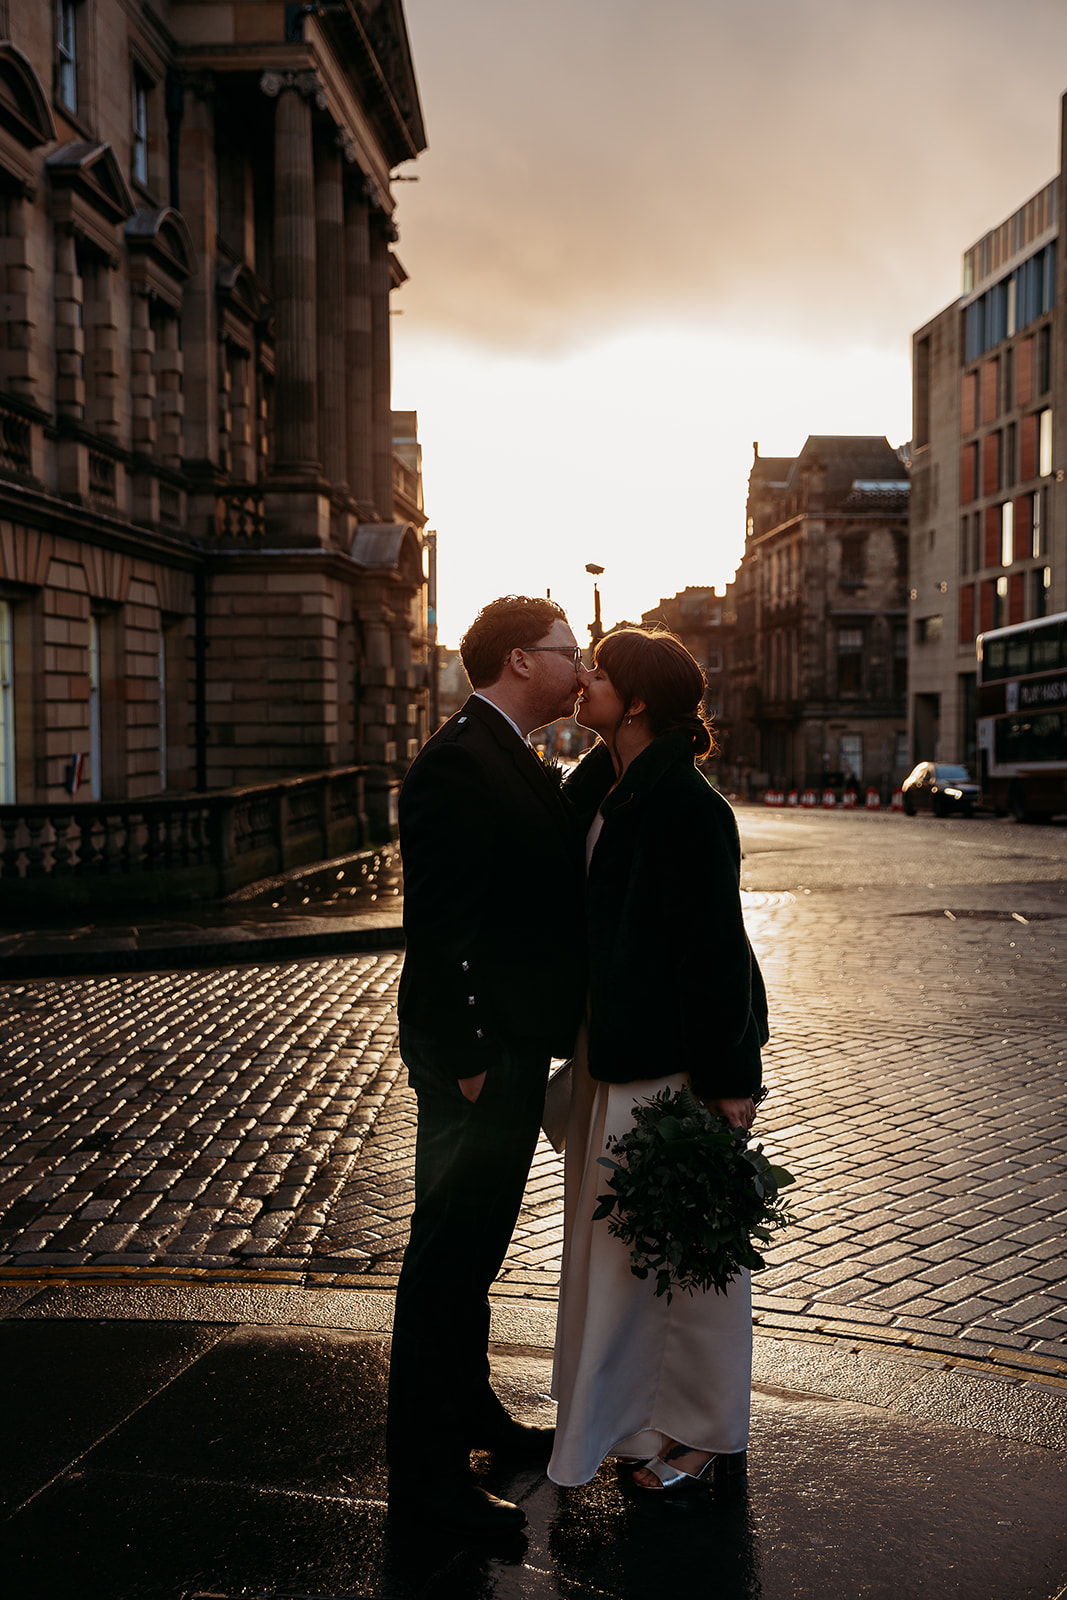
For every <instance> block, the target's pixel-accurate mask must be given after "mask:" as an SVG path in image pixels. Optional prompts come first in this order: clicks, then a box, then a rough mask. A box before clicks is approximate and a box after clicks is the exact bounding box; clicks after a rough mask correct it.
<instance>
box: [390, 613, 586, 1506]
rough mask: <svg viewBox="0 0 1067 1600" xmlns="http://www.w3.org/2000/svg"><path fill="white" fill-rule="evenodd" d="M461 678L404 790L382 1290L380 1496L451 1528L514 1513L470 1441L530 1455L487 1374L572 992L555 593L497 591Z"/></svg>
mask: <svg viewBox="0 0 1067 1600" xmlns="http://www.w3.org/2000/svg"><path fill="white" fill-rule="evenodd" d="M460 653H461V655H462V658H463V664H464V667H465V668H466V671H467V675H468V677H469V678H470V681H471V683H472V685H473V686H474V694H473V695H472V696H471V697H470V699H468V700H467V702H466V704H465V705H463V706H462V707H461V709H460V710H459V711H458V712H457V713H456V714H455V716H453V717H451V718H450V719H449V721H448V722H446V723H445V725H444V726H443V727H442V728H441V729H440V730H439V731H438V732H437V733H435V734H434V735H433V737H432V738H431V739H430V740H429V741H428V742H427V744H426V745H425V746H424V747H423V749H422V750H421V751H420V752H419V754H418V756H416V758H415V760H414V762H413V763H412V766H411V769H410V771H409V772H408V775H407V777H406V779H405V782H404V785H403V788H402V790H401V795H400V847H401V854H402V857H403V862H404V928H405V933H406V939H407V954H406V956H405V960H404V970H403V976H402V978H401V983H400V998H399V1004H398V1009H399V1015H400V1053H401V1055H402V1056H403V1059H404V1061H405V1063H406V1065H407V1068H408V1073H409V1077H410V1080H411V1083H412V1085H413V1086H414V1088H415V1091H416V1094H417V1096H418V1108H419V1109H418V1134H417V1143H416V1158H415V1159H416V1166H415V1212H414V1215H413V1217H412V1219H411V1236H410V1240H409V1243H408V1247H407V1251H406V1253H405V1256H404V1264H403V1268H402V1271H401V1274H400V1283H399V1286H398V1289H397V1296H396V1314H395V1321H394V1325H393V1338H392V1354H391V1370H390V1383H389V1418H388V1427H387V1439H386V1446H387V1455H388V1460H389V1498H390V1505H391V1507H393V1508H394V1509H395V1510H397V1511H401V1510H402V1511H404V1512H406V1513H408V1514H409V1515H411V1514H414V1515H415V1516H416V1517H418V1518H420V1519H424V1520H426V1521H433V1522H444V1523H447V1524H449V1525H450V1526H452V1527H454V1528H456V1529H458V1530H459V1531H466V1532H475V1533H479V1532H486V1533H492V1532H494V1531H505V1532H506V1531H508V1530H510V1529H514V1528H519V1527H521V1526H522V1525H523V1523H524V1522H525V1521H526V1518H525V1516H524V1514H523V1513H522V1511H521V1510H519V1508H518V1507H517V1506H513V1505H512V1504H511V1503H510V1502H508V1501H503V1500H498V1499H496V1498H494V1497H493V1496H492V1495H490V1494H488V1493H487V1492H485V1491H484V1490H483V1489H481V1488H480V1487H478V1486H477V1485H476V1484H475V1483H474V1480H473V1478H472V1476H471V1470H470V1452H471V1450H472V1449H488V1450H493V1451H495V1452H497V1454H499V1455H506V1456H507V1457H509V1458H510V1459H512V1460H520V1461H527V1462H531V1463H538V1464H540V1465H542V1466H543V1465H544V1464H545V1463H546V1462H547V1460H548V1456H549V1453H550V1451H551V1447H552V1430H551V1429H536V1428H526V1427H523V1426H521V1425H520V1424H519V1423H518V1422H516V1421H515V1420H514V1419H513V1418H512V1417H510V1416H509V1415H508V1413H507V1411H506V1410H505V1409H504V1407H503V1405H502V1404H501V1402H500V1400H499V1399H498V1397H497V1396H496V1394H495V1393H494V1392H493V1390H492V1388H491V1387H490V1383H489V1362H488V1355H487V1348H488V1340H489V1301H488V1291H489V1288H490V1285H491V1284H492V1282H493V1279H494V1278H495V1277H496V1274H497V1272H498V1271H499V1270H500V1266H501V1264H502V1262H503V1259H504V1255H505V1252H506V1251H507V1247H508V1243H509V1241H510V1238H511V1234H512V1231H513V1229H514V1226H515V1221H516V1218H517V1216H518V1212H519V1206H520V1204H521V1202H522V1195H523V1190H524V1187H525V1184H526V1179H527V1176H528V1174H529V1170H530V1163H531V1160H532V1158H533V1152H534V1147H535V1145H536V1143H537V1136H538V1130H539V1126H540V1121H541V1116H542V1112H543V1109H544V1098H545V1082H546V1078H547V1075H548V1065H549V1060H550V1058H551V1057H552V1056H553V1055H556V1056H563V1055H570V1054H571V1051H572V1050H573V1047H574V1040H575V1035H576V1031H577V1026H578V1022H579V1019H580V1016H581V1011H582V1006H583V1004H584V999H585V986H586V980H585V970H584V960H583V950H584V934H583V926H582V914H583V909H582V903H583V897H584V884H583V881H582V856H581V835H580V833H579V832H578V831H577V829H576V826H575V823H574V820H573V817H572V815H571V813H570V812H569V810H568V808H567V807H566V805H565V804H564V802H563V800H562V798H561V795H560V789H559V783H558V780H557V778H556V776H555V774H553V773H551V772H549V771H547V770H546V768H545V767H544V765H543V764H542V762H541V760H540V758H539V757H538V756H537V755H536V753H535V752H534V751H533V749H532V748H531V747H530V745H529V743H528V735H529V734H530V733H531V732H532V731H533V730H534V729H535V728H541V727H544V726H545V725H546V724H547V723H550V722H553V721H555V720H556V719H557V718H558V717H565V716H569V715H571V714H572V712H573V710H574V702H575V699H576V697H577V693H578V677H577V671H578V666H579V664H580V661H581V657H580V655H579V652H578V647H577V644H576V643H575V639H574V634H573V633H572V632H571V629H570V625H569V624H568V622H567V619H566V616H565V615H564V613H563V612H562V611H561V609H560V608H559V606H557V605H555V604H554V603H553V602H552V601H550V600H540V599H528V598H526V597H525V596H514V595H512V596H507V597H505V598H504V599H501V600H496V601H494V602H493V603H492V604H491V605H488V606H486V607H485V608H484V610H483V611H481V612H480V613H479V615H478V616H477V617H476V618H475V620H474V622H473V623H472V624H471V626H470V628H469V629H468V631H467V633H466V635H465V636H464V638H463V640H462V641H461V644H460Z"/></svg>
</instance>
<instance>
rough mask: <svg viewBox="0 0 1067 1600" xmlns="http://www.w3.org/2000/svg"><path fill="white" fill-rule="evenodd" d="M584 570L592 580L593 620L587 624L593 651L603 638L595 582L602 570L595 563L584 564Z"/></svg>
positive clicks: (597, 591) (598, 592)
mask: <svg viewBox="0 0 1067 1600" xmlns="http://www.w3.org/2000/svg"><path fill="white" fill-rule="evenodd" d="M585 570H586V572H588V573H589V575H590V577H591V578H592V580H593V620H592V622H591V623H590V624H589V638H590V641H591V642H592V646H593V649H594V650H595V649H596V647H597V645H598V644H599V643H600V641H601V639H602V638H603V637H604V628H603V625H602V623H601V621H600V590H599V589H598V587H597V581H596V580H597V579H598V578H599V577H601V576H602V575H603V572H604V568H603V567H598V566H597V564H596V562H595V561H587V562H586V564H585Z"/></svg>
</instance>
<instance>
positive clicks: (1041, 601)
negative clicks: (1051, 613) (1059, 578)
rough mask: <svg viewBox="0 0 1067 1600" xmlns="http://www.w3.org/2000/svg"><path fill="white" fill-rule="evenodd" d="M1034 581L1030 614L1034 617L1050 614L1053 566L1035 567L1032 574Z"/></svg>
mask: <svg viewBox="0 0 1067 1600" xmlns="http://www.w3.org/2000/svg"><path fill="white" fill-rule="evenodd" d="M1030 578H1031V581H1032V583H1033V586H1034V588H1033V596H1032V602H1033V603H1032V605H1031V607H1030V614H1031V616H1034V617H1044V616H1047V615H1048V592H1049V589H1050V587H1051V585H1052V568H1051V567H1035V568H1034V570H1033V572H1031V574H1030Z"/></svg>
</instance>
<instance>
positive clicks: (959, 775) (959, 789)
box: [901, 761, 978, 817]
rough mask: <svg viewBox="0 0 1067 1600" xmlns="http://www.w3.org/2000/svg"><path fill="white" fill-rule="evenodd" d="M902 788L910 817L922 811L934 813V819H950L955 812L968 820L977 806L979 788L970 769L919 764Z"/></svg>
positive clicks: (938, 762)
mask: <svg viewBox="0 0 1067 1600" xmlns="http://www.w3.org/2000/svg"><path fill="white" fill-rule="evenodd" d="M901 788H902V790H903V793H904V812H905V815H906V816H909V817H913V816H914V815H915V813H916V811H922V810H927V811H932V812H933V814H934V816H935V817H947V816H948V815H949V813H950V812H952V811H958V812H960V814H961V815H962V816H965V817H969V816H970V815H971V814H972V812H973V811H974V808H975V806H976V805H977V804H978V785H977V784H976V783H975V781H974V779H973V778H972V777H971V775H970V773H969V772H968V771H967V768H966V767H955V766H949V765H946V763H944V762H942V761H920V762H919V765H918V766H917V767H916V768H915V770H914V771H913V772H909V774H908V776H907V777H906V778H905V779H904V782H903V784H902V785H901Z"/></svg>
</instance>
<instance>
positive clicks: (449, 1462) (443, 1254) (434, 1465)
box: [386, 1023, 549, 1479]
mask: <svg viewBox="0 0 1067 1600" xmlns="http://www.w3.org/2000/svg"><path fill="white" fill-rule="evenodd" d="M400 1053H401V1055H402V1056H403V1059H404V1062H405V1063H406V1065H407V1069H408V1076H409V1079H410V1082H411V1084H412V1086H413V1088H414V1089H415V1092H416V1094H417V1096H418V1102H419V1118H418V1135H417V1140H416V1146H415V1211H414V1214H413V1216H412V1219H411V1236H410V1239H409V1242H408V1247H407V1251H406V1253H405V1256H404V1265H403V1268H402V1270H401V1273H400V1282H399V1285H398V1287H397V1294H396V1312H395V1317H394V1322H393V1338H392V1352H391V1356H390V1365H389V1417H388V1424H387V1429H386V1454H387V1456H388V1459H389V1464H390V1468H391V1470H392V1472H393V1473H394V1474H395V1475H396V1476H397V1477H400V1478H403V1477H404V1476H405V1475H407V1474H408V1473H410V1474H411V1475H412V1477H413V1478H416V1479H417V1478H419V1477H421V1476H423V1475H424V1474H425V1473H426V1472H427V1471H429V1472H430V1474H431V1475H432V1476H434V1477H436V1478H438V1479H440V1478H441V1477H443V1476H452V1475H456V1476H461V1475H465V1474H466V1473H467V1471H468V1469H469V1456H470V1451H471V1449H472V1447H473V1446H474V1445H476V1444H479V1443H484V1442H487V1441H488V1437H489V1436H491V1433H492V1429H493V1426H494V1424H498V1423H499V1422H500V1421H501V1420H502V1419H503V1418H504V1417H505V1413H504V1410H503V1407H502V1406H501V1404H500V1401H499V1400H498V1399H497V1397H496V1395H495V1394H494V1393H493V1390H492V1389H491V1388H490V1385H489V1361H488V1355H487V1347H488V1343H489V1288H490V1285H491V1284H492V1282H493V1280H494V1278H495V1277H496V1275H497V1273H498V1272H499V1270H500V1267H501V1265H502V1263H503V1260H504V1256H505V1255H506V1253H507V1248H508V1244H509V1241H510V1239H511V1235H512V1231H513V1229H514V1227H515V1222H516V1219H517V1217H518V1214H519V1207H520V1205H521V1204H522V1196H523V1190H524V1189H525V1186H526V1179H527V1177H528V1175H529V1171H530V1163H531V1161H532V1159H533V1152H534V1148H535V1146H536V1144H537V1135H538V1129H539V1127H540V1123H541V1116H542V1113H543V1110H544V1100H545V1083H546V1080H547V1077H548V1065H549V1057H548V1053H547V1051H546V1050H545V1048H544V1047H543V1046H541V1045H531V1044H528V1043H522V1044H510V1045H506V1046H504V1047H503V1048H502V1051H501V1053H500V1055H499V1056H497V1057H496V1059H495V1060H494V1064H493V1066H492V1067H491V1068H490V1070H489V1071H488V1073H487V1075H486V1079H485V1083H484V1085H483V1087H482V1091H481V1093H480V1095H479V1096H478V1099H477V1101H475V1102H473V1103H472V1102H470V1101H469V1100H467V1099H466V1098H465V1097H464V1095H463V1093H462V1091H461V1089H460V1087H459V1083H458V1080H457V1078H456V1076H455V1055H454V1052H452V1053H450V1052H447V1051H440V1050H435V1048H434V1040H433V1039H432V1038H431V1037H430V1036H429V1035H427V1034H426V1033H424V1032H422V1030H420V1029H416V1028H412V1027H409V1026H405V1025H404V1024H403V1023H402V1024H401V1028H400ZM442 1056H444V1057H445V1058H446V1059H445V1061H444V1063H443V1064H442V1060H441V1058H442Z"/></svg>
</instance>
